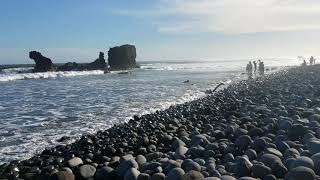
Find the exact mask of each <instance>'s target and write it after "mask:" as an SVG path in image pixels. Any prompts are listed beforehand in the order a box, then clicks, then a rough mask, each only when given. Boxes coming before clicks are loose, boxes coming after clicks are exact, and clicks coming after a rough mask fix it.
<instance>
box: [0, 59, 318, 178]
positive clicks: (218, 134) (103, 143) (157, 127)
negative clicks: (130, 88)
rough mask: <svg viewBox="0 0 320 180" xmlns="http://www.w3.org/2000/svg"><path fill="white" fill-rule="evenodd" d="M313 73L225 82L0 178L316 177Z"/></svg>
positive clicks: (0, 168) (0, 173) (7, 167)
mask: <svg viewBox="0 0 320 180" xmlns="http://www.w3.org/2000/svg"><path fill="white" fill-rule="evenodd" d="M319 74H320V65H314V66H307V67H292V68H290V69H286V70H281V71H279V72H276V73H273V74H270V75H267V76H265V77H260V78H256V79H251V80H245V81H241V82H239V83H235V84H231V85H229V86H228V87H226V88H225V89H222V90H220V91H218V92H216V93H214V94H212V95H207V96H205V97H204V98H201V99H198V100H194V101H191V102H187V103H184V104H181V105H175V106H171V107H170V108H168V109H166V110H164V111H157V112H156V113H153V114H147V115H143V116H141V117H138V116H134V117H133V118H132V119H131V120H130V121H129V122H128V123H124V124H119V125H115V126H113V127H112V128H110V129H107V130H104V131H98V132H97V133H96V134H94V135H84V136H82V137H81V139H80V140H79V141H77V142H75V143H72V144H67V145H58V146H56V147H54V148H50V149H46V150H44V151H42V153H41V154H37V155H35V156H34V157H32V158H30V159H27V160H21V161H12V162H11V163H7V164H3V165H0V179H26V180H28V179H30V180H31V179H55V180H56V179H57V180H74V179H80V180H81V179H95V180H105V179H106V180H109V179H110V180H112V179H115V180H136V179H138V180H149V179H150V180H198V179H199V180H203V179H205V180H236V179H239V180H255V179H261V180H276V179H285V180H301V179H302V180H309V179H310V180H314V179H320V76H319ZM67 139H68V137H65V139H64V138H62V139H61V141H64V140H67Z"/></svg>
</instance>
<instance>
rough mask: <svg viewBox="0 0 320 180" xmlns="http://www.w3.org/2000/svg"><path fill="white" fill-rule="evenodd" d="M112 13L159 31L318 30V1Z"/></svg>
mask: <svg viewBox="0 0 320 180" xmlns="http://www.w3.org/2000/svg"><path fill="white" fill-rule="evenodd" d="M114 12H115V13H118V14H122V15H127V16H135V17H138V18H147V19H150V20H151V21H152V22H153V23H154V24H155V25H156V26H157V27H158V30H159V31H160V32H165V33H181V32H184V33H197V32H214V33H227V34H242V33H259V32H275V31H300V30H315V29H320V23H319V22H318V19H319V18H320V1H319V0H303V1H302V0H159V1H157V3H155V4H154V5H153V6H152V7H150V8H148V9H135V10H133V9H121V10H115V11H114Z"/></svg>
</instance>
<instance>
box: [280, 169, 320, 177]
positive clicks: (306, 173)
mask: <svg viewBox="0 0 320 180" xmlns="http://www.w3.org/2000/svg"><path fill="white" fill-rule="evenodd" d="M284 179H285V180H316V175H315V173H314V171H313V170H312V169H310V168H307V167H302V166H300V167H296V168H294V169H291V170H290V171H289V173H288V174H287V175H286V176H285V178H284Z"/></svg>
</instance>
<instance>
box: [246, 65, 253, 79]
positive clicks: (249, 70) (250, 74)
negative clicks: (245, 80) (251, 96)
mask: <svg viewBox="0 0 320 180" xmlns="http://www.w3.org/2000/svg"><path fill="white" fill-rule="evenodd" d="M252 68H253V67H252V63H251V61H249V64H247V68H246V72H247V74H248V77H249V79H250V78H252Z"/></svg>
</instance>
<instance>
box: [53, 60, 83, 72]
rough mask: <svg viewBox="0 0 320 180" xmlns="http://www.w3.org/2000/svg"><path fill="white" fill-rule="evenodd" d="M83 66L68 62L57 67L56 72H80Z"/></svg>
mask: <svg viewBox="0 0 320 180" xmlns="http://www.w3.org/2000/svg"><path fill="white" fill-rule="evenodd" d="M82 69H83V65H79V64H78V63H76V62H68V63H65V64H64V65H62V66H59V67H58V71H81V70H82Z"/></svg>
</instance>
